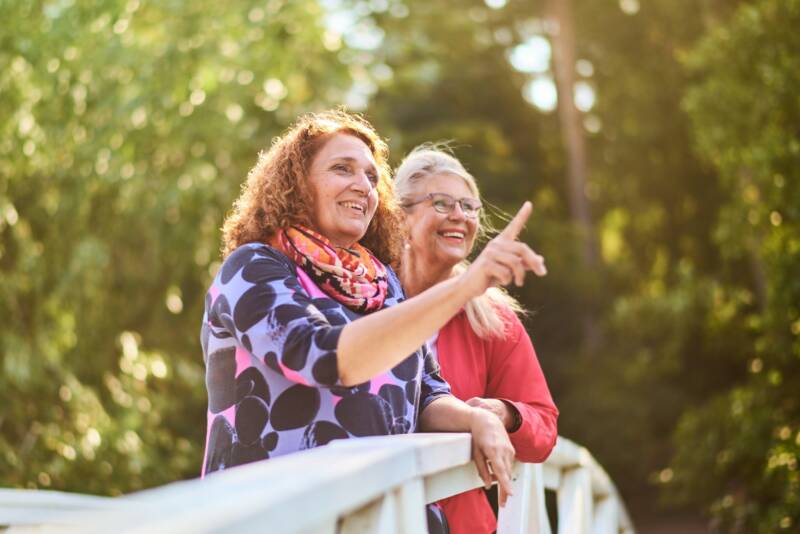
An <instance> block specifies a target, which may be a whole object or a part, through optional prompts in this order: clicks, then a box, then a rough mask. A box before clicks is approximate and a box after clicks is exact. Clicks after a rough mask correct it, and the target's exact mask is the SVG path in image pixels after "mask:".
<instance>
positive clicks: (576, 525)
mask: <svg viewBox="0 0 800 534" xmlns="http://www.w3.org/2000/svg"><path fill="white" fill-rule="evenodd" d="M592 501H593V498H592V480H591V474H590V473H589V469H588V468H586V467H575V468H572V469H569V470H567V471H566V472H565V473H564V474H563V475H562V477H561V487H559V488H558V533H559V534H589V529H590V527H591V524H592Z"/></svg>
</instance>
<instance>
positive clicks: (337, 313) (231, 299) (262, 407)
mask: <svg viewBox="0 0 800 534" xmlns="http://www.w3.org/2000/svg"><path fill="white" fill-rule="evenodd" d="M403 299H404V296H403V292H402V289H401V287H400V283H399V281H398V279H397V276H396V275H395V274H394V272H392V271H391V269H389V289H388V293H387V296H386V300H385V303H384V306H393V305H395V304H397V303H398V302H401V301H402V300H403ZM360 316H361V315H360V314H358V313H356V312H353V311H352V310H350V309H348V308H346V307H344V306H343V305H342V304H340V303H339V302H337V301H335V300H333V299H331V298H329V297H328V296H327V295H326V294H324V293H323V292H322V291H321V290H320V289H319V288H318V287H317V286H316V285H315V284H314V282H312V281H311V279H310V278H309V277H308V275H306V273H305V272H304V271H303V270H301V269H300V268H299V267H297V266H296V265H295V264H294V263H293V262H292V261H291V260H289V259H288V258H287V257H286V256H284V255H283V254H282V253H281V252H279V251H278V250H276V249H275V248H272V247H270V246H268V245H264V244H262V243H249V244H246V245H243V246H241V247H239V248H238V249H236V250H235V251H234V252H233V253H232V254H230V256H228V258H227V259H226V260H225V263H224V264H223V265H222V267H221V269H220V271H219V273H218V274H217V276H216V277H215V278H214V281H213V283H212V284H211V288H210V289H209V290H208V294H207V295H206V305H205V314H204V316H203V325H202V329H201V342H202V346H203V357H204V360H205V364H206V387H207V389H208V427H207V433H206V452H205V457H204V460H203V468H202V473H203V475H205V474H206V473H210V472H213V471H217V470H220V469H225V468H227V467H231V466H236V465H241V464H245V463H248V462H254V461H258V460H264V459H267V458H273V457H276V456H281V455H283V454H289V453H292V452H295V451H299V450H303V449H309V448H312V447H317V446H319V445H325V444H326V443H329V442H330V441H332V440H335V439H346V438H351V437H360V436H384V435H390V434H405V433H408V432H413V431H414V430H415V429H416V426H417V421H418V418H419V414H420V412H421V411H422V410H423V409H424V408H425V407H426V406H427V405H428V404H430V402H431V401H433V400H434V399H436V398H437V397H438V396H442V395H449V394H450V388H449V386H448V385H447V383H446V382H445V381H444V380H443V379H442V378H441V376H440V374H439V366H438V363H437V362H436V360H435V359H434V357H433V356H432V355H431V354H430V352H429V351H428V350H427V349H426V348H425V347H420V348H419V349H418V350H417V351H416V352H414V353H413V354H411V355H409V356H408V358H406V359H405V360H403V361H402V362H401V363H400V364H399V365H397V366H396V367H395V368H393V369H391V370H390V371H389V372H387V373H385V374H382V375H379V376H376V377H375V378H373V379H372V380H370V381H368V382H365V383H363V384H359V385H357V386H354V387H345V386H342V384H341V383H340V381H339V378H338V371H337V369H338V368H337V355H336V347H337V344H338V340H339V336H340V334H341V332H342V329H343V328H344V325H346V324H347V323H349V322H351V321H354V320H356V319H358V318H359V317H360ZM368 351H369V348H368V347H364V352H365V354H364V357H369V354H368Z"/></svg>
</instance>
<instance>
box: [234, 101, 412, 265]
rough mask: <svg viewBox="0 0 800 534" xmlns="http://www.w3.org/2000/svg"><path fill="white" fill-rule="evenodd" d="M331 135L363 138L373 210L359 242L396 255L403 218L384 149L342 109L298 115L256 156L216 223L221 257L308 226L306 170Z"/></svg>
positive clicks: (386, 256)
mask: <svg viewBox="0 0 800 534" xmlns="http://www.w3.org/2000/svg"><path fill="white" fill-rule="evenodd" d="M337 133H345V134H349V135H352V136H355V137H357V138H358V139H360V140H361V141H363V142H364V143H365V144H366V145H367V147H368V148H369V150H370V152H371V153H372V156H373V157H374V158H375V164H376V166H377V170H378V185H377V186H376V188H377V190H378V208H377V211H376V212H375V215H374V216H373V218H372V221H370V224H369V227H368V228H367V233H366V234H365V235H364V237H363V238H361V240H360V243H361V244H362V245H364V246H365V247H367V248H368V249H370V250H371V251H372V253H373V254H375V256H376V257H377V258H378V259H380V260H381V261H382V262H383V263H387V264H391V263H394V262H396V261H398V260H399V259H400V250H401V247H402V239H403V238H402V236H403V222H402V215H401V213H400V209H399V208H398V206H397V202H396V201H395V195H394V187H393V183H392V180H391V172H390V168H389V164H388V154H389V149H388V147H387V145H386V143H385V142H384V141H383V139H381V138H380V137H379V136H378V134H377V133H376V132H375V129H374V128H373V127H372V125H371V124H369V123H368V122H367V121H366V119H364V118H363V117H361V116H359V115H355V114H352V113H348V112H346V111H343V110H334V111H325V112H322V113H310V114H307V115H303V116H302V117H300V118H299V119H298V120H297V122H295V123H294V124H293V125H292V126H291V127H289V129H288V130H287V131H286V133H284V134H283V135H282V136H281V137H279V138H277V139H275V141H274V142H273V143H272V146H271V147H270V149H269V150H268V151H266V152H261V153H260V154H259V156H258V163H256V165H255V167H253V168H252V169H251V170H250V172H249V173H248V175H247V182H246V183H245V185H244V186H243V187H242V193H241V195H239V198H238V199H236V202H235V203H234V205H233V210H231V212H230V214H228V216H227V218H226V219H225V223H224V225H223V227H222V254H223V257H226V256H227V255H228V254H230V253H231V252H233V250H235V249H236V248H237V247H239V246H241V245H243V244H244V243H249V242H251V241H261V242H268V241H269V240H270V238H271V237H272V236H273V235H275V232H277V231H278V230H280V229H282V228H287V227H289V226H291V225H294V224H306V225H307V224H309V214H310V210H311V207H312V206H313V203H314V198H313V196H312V194H311V190H310V187H309V185H308V179H307V178H308V171H309V169H310V167H311V162H312V160H313V159H314V156H315V155H316V154H317V152H319V150H320V149H321V148H322V147H323V146H324V145H325V143H326V142H327V141H328V140H329V139H330V138H331V137H332V136H333V135H334V134H337Z"/></svg>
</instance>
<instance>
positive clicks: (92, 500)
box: [0, 489, 124, 526]
mask: <svg viewBox="0 0 800 534" xmlns="http://www.w3.org/2000/svg"><path fill="white" fill-rule="evenodd" d="M123 504H124V503H123V502H120V501H119V500H117V499H112V498H110V497H97V496H94V495H81V494H77V493H66V492H62V491H48V490H21V489H0V525H17V526H21V525H41V524H43V523H49V522H53V521H54V520H55V518H56V517H58V516H62V515H64V514H66V513H69V512H87V511H95V510H103V509H106V508H109V507H119V506H120V505H123ZM67 522H69V521H67Z"/></svg>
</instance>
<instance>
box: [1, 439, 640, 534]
mask: <svg viewBox="0 0 800 534" xmlns="http://www.w3.org/2000/svg"><path fill="white" fill-rule="evenodd" d="M514 475H515V476H514V496H513V497H511V498H509V500H508V503H507V505H506V506H505V507H504V508H501V509H500V517H499V522H498V534H510V533H514V534H533V533H538V534H551V533H552V532H554V531H555V532H557V533H558V534H605V533H609V534H610V533H614V534H617V533H624V534H627V533H631V534H632V533H633V525H632V524H631V520H630V517H629V516H628V513H627V511H626V509H625V506H624V503H623V502H622V500H621V498H620V496H619V494H618V493H617V490H616V488H615V487H614V484H613V483H612V482H611V480H610V479H609V477H608V475H607V474H606V472H605V471H604V470H603V468H602V467H601V466H600V465H599V464H598V463H597V462H596V461H595V460H594V459H593V458H592V456H591V454H590V453H589V451H587V450H586V449H584V448H583V447H580V446H578V445H576V444H575V443H573V442H571V441H569V440H567V439H564V438H561V437H559V439H558V443H557V445H556V447H555V449H554V450H553V452H552V454H551V455H550V457H549V458H548V459H547V461H545V462H544V463H543V464H525V463H520V462H517V463H516V465H515V469H514ZM482 485H483V483H482V481H481V480H480V478H479V477H478V473H477V470H476V468H475V465H474V464H473V462H472V460H471V456H470V436H469V434H409V435H404V436H387V437H375V438H360V439H353V440H343V441H334V442H332V443H331V444H329V445H327V446H324V447H319V448H317V449H312V450H308V451H303V452H299V453H296V454H291V455H287V456H283V457H280V458H275V459H272V460H269V461H267V462H257V463H253V464H248V465H246V466H241V467H237V468H234V469H229V470H226V471H222V472H219V473H214V474H212V475H210V476H208V477H206V479H205V480H199V479H198V480H189V481H183V482H176V483H173V484H168V485H166V486H162V487H159V488H155V489H151V490H146V491H141V492H138V493H133V494H130V495H127V496H124V497H113V498H112V497H95V496H89V495H79V494H70V493H62V492H55V491H38V490H37V491H34V490H11V489H0V531H3V530H4V529H5V530H6V531H7V532H8V533H9V534H10V533H12V532H16V533H22V532H37V533H38V532H75V533H98V534H100V533H102V534H107V533H113V534H119V533H148V534H151V533H164V534H167V533H169V534H173V533H181V532H187V533H188V532H191V533H212V532H236V533H237V534H244V533H250V532H254V533H255V532H263V533H297V534H312V533H320V534H334V533H341V534H353V533H369V534H372V533H380V534H389V533H397V534H411V533H414V534H416V533H423V532H425V531H426V519H425V509H424V504H425V503H430V502H434V501H437V500H439V499H442V498H444V497H449V496H451V495H455V494H457V493H461V492H463V491H467V490H470V489H473V488H476V487H480V486H482ZM550 491H552V492H555V495H556V500H555V501H556V503H557V504H556V506H555V510H551V515H554V517H555V521H556V526H555V528H553V527H552V526H551V523H550V518H549V517H548V510H547V507H546V505H545V502H546V499H545V492H550Z"/></svg>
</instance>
